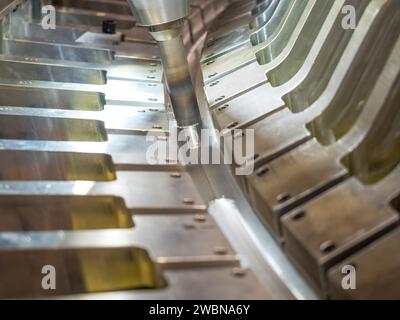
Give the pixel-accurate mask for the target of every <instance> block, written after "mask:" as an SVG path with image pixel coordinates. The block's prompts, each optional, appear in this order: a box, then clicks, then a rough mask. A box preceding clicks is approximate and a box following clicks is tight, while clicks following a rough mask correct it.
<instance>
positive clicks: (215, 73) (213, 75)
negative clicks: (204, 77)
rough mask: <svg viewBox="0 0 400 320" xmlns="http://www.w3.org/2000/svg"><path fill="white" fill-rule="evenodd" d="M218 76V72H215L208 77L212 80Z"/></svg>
mask: <svg viewBox="0 0 400 320" xmlns="http://www.w3.org/2000/svg"><path fill="white" fill-rule="evenodd" d="M217 74H218V72H214V73H212V74H210V75H209V76H208V77H209V78H212V77H215V76H216V75H217Z"/></svg>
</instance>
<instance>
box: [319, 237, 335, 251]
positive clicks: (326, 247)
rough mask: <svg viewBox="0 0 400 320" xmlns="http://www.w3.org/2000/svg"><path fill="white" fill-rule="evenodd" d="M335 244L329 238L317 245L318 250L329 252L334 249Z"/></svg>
mask: <svg viewBox="0 0 400 320" xmlns="http://www.w3.org/2000/svg"><path fill="white" fill-rule="evenodd" d="M335 248H336V246H335V243H334V242H333V241H331V240H328V241H325V242H324V243H323V244H321V245H320V246H319V250H320V251H321V252H322V253H329V252H332V251H333V250H335Z"/></svg>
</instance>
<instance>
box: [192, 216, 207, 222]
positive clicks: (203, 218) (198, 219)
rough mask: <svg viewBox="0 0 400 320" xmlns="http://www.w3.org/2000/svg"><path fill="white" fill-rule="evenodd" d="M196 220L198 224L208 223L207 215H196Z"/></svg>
mask: <svg viewBox="0 0 400 320" xmlns="http://www.w3.org/2000/svg"><path fill="white" fill-rule="evenodd" d="M194 220H195V221H197V222H206V221H207V217H206V215H205V214H196V215H195V216H194Z"/></svg>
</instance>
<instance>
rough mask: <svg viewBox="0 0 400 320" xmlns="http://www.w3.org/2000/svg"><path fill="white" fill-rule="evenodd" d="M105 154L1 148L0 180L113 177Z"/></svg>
mask: <svg viewBox="0 0 400 320" xmlns="http://www.w3.org/2000/svg"><path fill="white" fill-rule="evenodd" d="M115 177H116V176H115V170H114V164H113V162H112V159H111V157H110V156H109V155H106V154H95V153H93V154H86V153H72V152H41V151H11V150H0V180H89V181H111V180H115Z"/></svg>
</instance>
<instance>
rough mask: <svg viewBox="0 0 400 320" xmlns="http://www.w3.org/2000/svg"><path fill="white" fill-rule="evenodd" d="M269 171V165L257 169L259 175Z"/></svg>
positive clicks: (261, 175)
mask: <svg viewBox="0 0 400 320" xmlns="http://www.w3.org/2000/svg"><path fill="white" fill-rule="evenodd" d="M268 172H269V168H268V167H264V168H261V169H260V170H258V171H257V176H259V177H263V176H265V175H266V174H267V173H268Z"/></svg>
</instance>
